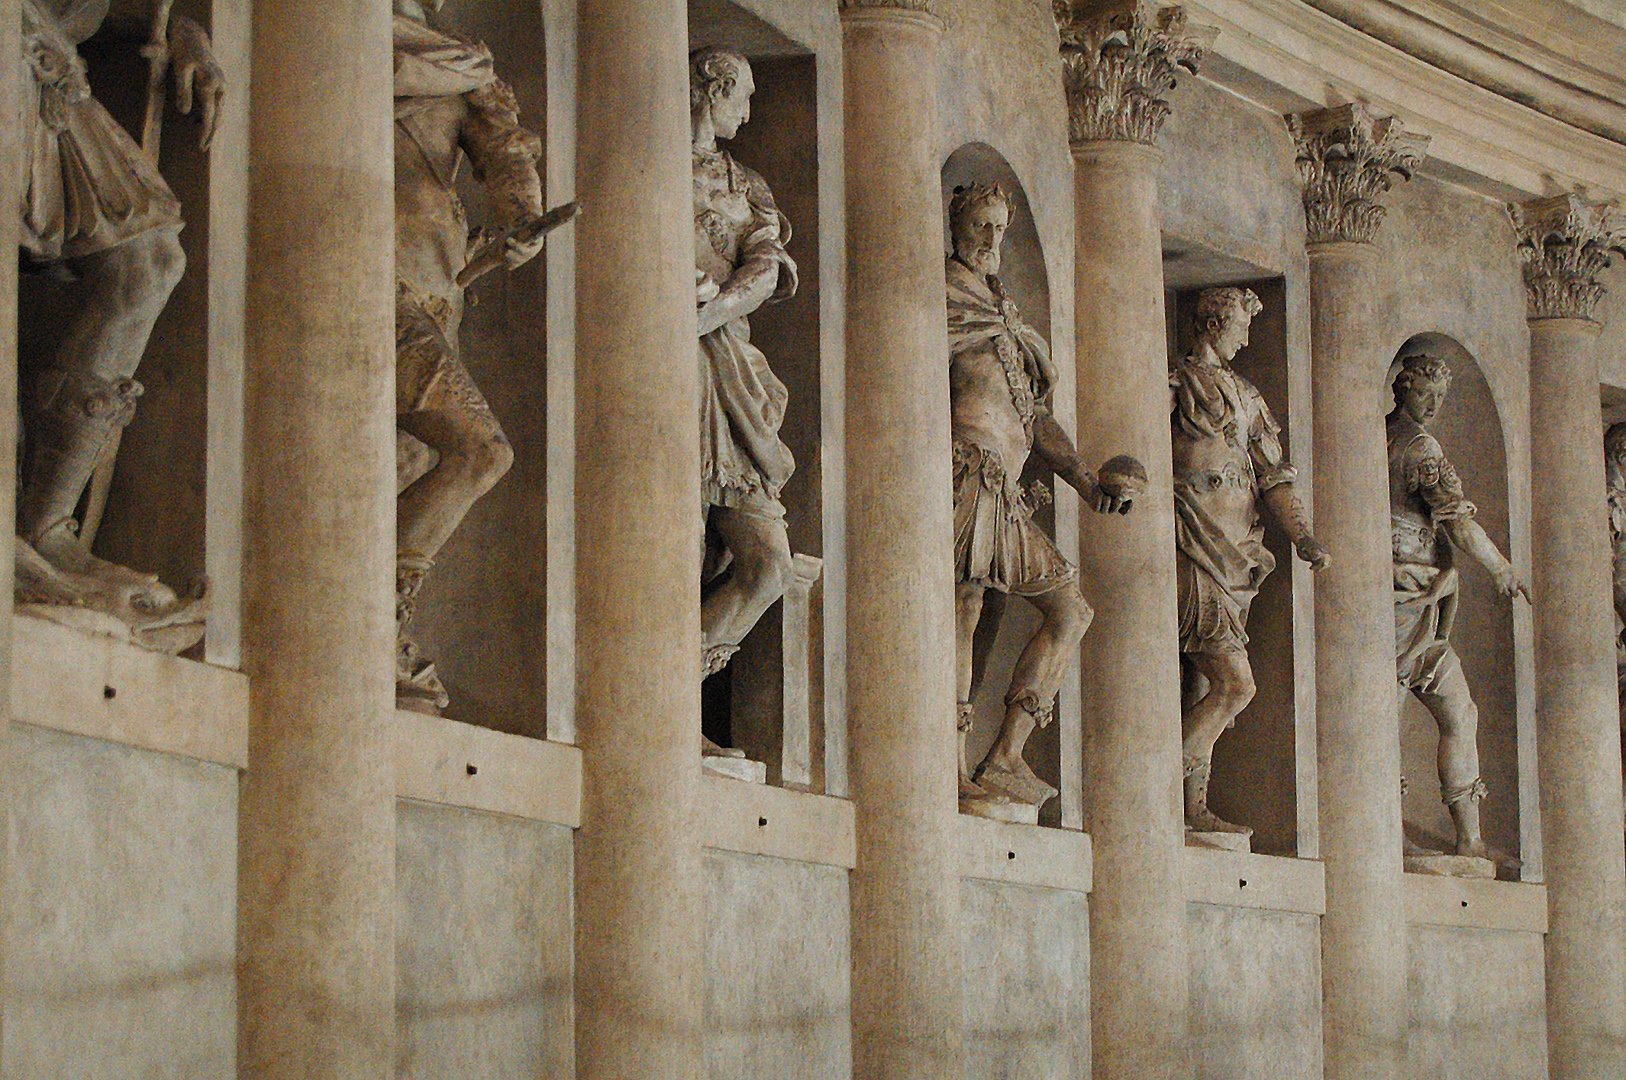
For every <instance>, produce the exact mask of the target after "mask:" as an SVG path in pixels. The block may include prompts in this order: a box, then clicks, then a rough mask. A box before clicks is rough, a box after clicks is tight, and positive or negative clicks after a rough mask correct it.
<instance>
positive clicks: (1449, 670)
mask: <svg viewBox="0 0 1626 1080" xmlns="http://www.w3.org/2000/svg"><path fill="white" fill-rule="evenodd" d="M1450 387H1451V367H1450V365H1449V364H1447V363H1446V361H1445V360H1444V359H1443V358H1441V357H1438V356H1432V355H1429V354H1427V353H1417V354H1414V355H1410V356H1407V357H1405V358H1404V359H1403V360H1402V361H1401V365H1400V371H1399V373H1398V374H1396V376H1395V380H1394V397H1395V408H1394V411H1393V412H1391V413H1390V414H1389V416H1388V420H1387V422H1386V425H1387V431H1388V438H1389V520H1390V523H1391V526H1392V533H1393V536H1392V540H1393V550H1394V592H1395V658H1396V660H1395V667H1396V674H1397V677H1398V679H1399V682H1400V692H1401V694H1402V695H1404V694H1405V693H1407V692H1410V693H1411V694H1412V695H1413V696H1414V697H1416V698H1417V700H1418V701H1419V702H1421V703H1422V705H1423V707H1424V708H1425V709H1427V710H1428V712H1429V715H1431V716H1433V717H1434V722H1435V723H1436V724H1438V725H1439V729H1440V746H1439V755H1438V761H1439V772H1440V797H1441V799H1442V800H1443V801H1444V802H1445V805H1446V809H1447V810H1449V811H1450V813H1451V820H1452V823H1453V824H1454V825H1455V827H1456V833H1457V836H1456V854H1458V855H1467V856H1473V857H1477V858H1488V857H1489V851H1488V849H1487V848H1486V846H1485V841H1484V839H1483V837H1482V836H1481V834H1480V828H1479V803H1480V801H1481V800H1483V799H1484V798H1485V794H1486V792H1485V783H1484V781H1483V779H1481V777H1480V775H1479V742H1478V734H1479V708H1478V706H1476V705H1475V704H1474V700H1473V695H1472V694H1470V693H1469V690H1468V679H1467V677H1466V676H1465V675H1464V674H1463V671H1462V661H1461V659H1460V658H1459V657H1458V656H1457V652H1456V650H1455V649H1454V648H1452V647H1451V627H1452V624H1453V623H1454V622H1455V620H1456V612H1457V600H1458V597H1457V587H1458V577H1457V570H1456V552H1457V550H1458V549H1460V550H1462V551H1465V552H1467V553H1468V554H1469V555H1471V556H1473V558H1474V560H1475V561H1476V562H1478V563H1479V564H1480V565H1481V566H1483V567H1484V568H1485V569H1486V570H1487V571H1489V572H1490V575H1491V577H1492V579H1494V580H1495V582H1496V588H1497V589H1498V591H1500V592H1501V593H1502V595H1503V596H1506V597H1509V598H1512V597H1515V596H1523V597H1524V599H1525V601H1526V602H1527V603H1528V602H1529V600H1530V592H1529V590H1528V589H1526V588H1525V585H1524V583H1523V582H1522V581H1520V580H1519V576H1518V574H1517V573H1515V572H1514V570H1513V566H1512V564H1511V563H1509V562H1508V561H1507V559H1506V558H1505V557H1504V556H1503V555H1502V553H1501V552H1500V551H1498V550H1497V549H1496V545H1495V544H1494V543H1492V542H1491V539H1490V537H1489V536H1486V535H1485V530H1484V529H1483V528H1482V527H1480V525H1479V522H1477V521H1475V520H1474V515H1475V514H1476V513H1477V509H1476V508H1475V506H1474V504H1473V503H1471V502H1469V501H1468V498H1467V495H1466V493H1465V492H1464V491H1463V488H1462V478H1461V477H1460V476H1459V475H1458V474H1457V470H1456V466H1454V465H1452V464H1451V460H1450V458H1448V457H1446V454H1445V450H1444V448H1443V447H1442V446H1441V445H1440V442H1439V440H1438V439H1436V438H1435V437H1434V435H1433V434H1432V433H1431V432H1430V431H1429V425H1430V424H1431V423H1433V421H1434V418H1435V417H1436V416H1437V415H1438V414H1439V411H1440V408H1441V406H1442V405H1444V403H1445V395H1446V392H1447V391H1448V390H1449V389H1450Z"/></svg>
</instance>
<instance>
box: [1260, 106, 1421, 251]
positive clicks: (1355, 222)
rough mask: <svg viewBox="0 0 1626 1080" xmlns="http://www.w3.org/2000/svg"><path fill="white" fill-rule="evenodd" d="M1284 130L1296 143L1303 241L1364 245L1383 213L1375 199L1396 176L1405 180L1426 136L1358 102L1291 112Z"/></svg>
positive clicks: (1417, 161) (1413, 169)
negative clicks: (1375, 112)
mask: <svg viewBox="0 0 1626 1080" xmlns="http://www.w3.org/2000/svg"><path fill="white" fill-rule="evenodd" d="M1287 127H1288V130H1289V131H1291V132H1292V134H1293V140H1294V142H1295V143H1297V145H1298V168H1299V178H1300V179H1301V180H1302V181H1303V183H1304V223H1305V231H1306V234H1307V239H1308V241H1309V242H1310V243H1312V244H1318V243H1330V242H1334V241H1350V242H1354V243H1360V244H1370V243H1371V242H1372V241H1373V240H1374V239H1375V238H1376V237H1377V232H1378V227H1379V226H1380V225H1382V224H1383V219H1384V217H1385V216H1386V215H1387V213H1388V211H1387V210H1386V209H1385V208H1384V206H1383V204H1382V203H1380V202H1378V197H1379V196H1380V195H1382V194H1383V193H1384V192H1386V191H1388V190H1389V189H1390V188H1391V187H1393V186H1394V178H1395V177H1396V176H1398V177H1400V178H1401V179H1403V180H1410V179H1411V177H1412V175H1413V174H1414V173H1415V172H1416V171H1417V169H1418V167H1419V166H1420V165H1422V163H1423V156H1424V154H1425V152H1426V151H1427V150H1428V142H1429V137H1428V136H1427V135H1422V134H1419V133H1417V132H1414V131H1407V130H1405V127H1404V125H1403V124H1401V122H1400V121H1399V120H1398V119H1396V118H1395V117H1393V116H1377V115H1375V114H1373V113H1372V111H1371V110H1370V109H1368V108H1367V107H1366V106H1365V105H1363V104H1361V103H1359V102H1354V103H1352V104H1349V105H1339V106H1337V107H1335V108H1330V109H1317V110H1314V111H1312V112H1303V113H1294V114H1292V115H1290V116H1288V117H1287Z"/></svg>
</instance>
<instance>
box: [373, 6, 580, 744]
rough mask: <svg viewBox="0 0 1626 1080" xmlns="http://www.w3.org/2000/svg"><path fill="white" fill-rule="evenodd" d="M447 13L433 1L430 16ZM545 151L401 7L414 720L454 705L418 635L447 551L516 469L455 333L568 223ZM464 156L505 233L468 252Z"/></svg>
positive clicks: (449, 42) (399, 387)
mask: <svg viewBox="0 0 1626 1080" xmlns="http://www.w3.org/2000/svg"><path fill="white" fill-rule="evenodd" d="M439 7H440V3H439V2H437V0H430V8H429V10H431V11H432V10H438V9H439ZM541 149H542V144H541V140H540V139H538V138H537V136H536V135H535V134H533V133H532V132H530V131H528V130H526V129H525V128H524V127H522V126H521V125H520V122H519V105H518V103H517V102H516V101H515V100H514V94H513V91H511V90H510V89H509V88H508V86H507V84H505V83H504V82H503V81H502V80H501V79H499V78H497V75H496V73H495V72H494V71H493V70H492V62H491V52H490V50H488V49H487V48H486V47H485V46H484V45H478V44H474V43H471V42H467V41H462V40H459V39H458V38H455V37H451V36H449V35H447V34H445V33H443V32H441V31H439V30H434V29H431V28H430V27H429V26H428V25H427V22H426V12H425V9H424V6H423V5H422V4H420V3H418V2H417V0H396V2H395V350H396V351H395V357H396V362H395V423H396V428H397V430H398V432H400V433H404V435H406V436H410V439H409V440H401V441H403V442H404V443H405V444H406V448H407V450H408V451H409V452H406V453H403V454H402V457H401V460H400V462H399V463H398V471H399V473H400V475H399V477H398V482H399V484H400V497H399V500H398V502H397V504H396V524H395V528H396V541H395V542H396V563H395V623H396V666H395V700H396V705H397V706H398V707H400V708H404V709H412V710H416V711H418V712H426V713H439V712H440V710H441V709H443V708H445V707H446V705H447V703H448V699H447V694H446V689H445V686H444V685H443V684H442V683H441V680H440V677H439V675H438V674H437V673H436V671H435V665H434V664H433V663H432V662H431V661H429V660H428V659H426V658H425V657H424V656H423V655H422V653H421V651H420V650H419V648H418V646H417V644H416V643H415V642H414V641H413V640H412V639H411V637H410V636H408V634H407V627H408V624H409V623H410V622H411V620H412V615H413V611H414V608H415V607H416V604H417V599H418V593H419V590H420V589H421V588H422V587H423V582H424V576H425V575H426V574H427V573H428V572H429V570H430V568H431V567H433V566H434V560H435V556H436V555H437V554H438V553H439V552H440V549H441V547H442V545H444V544H445V543H446V541H447V539H448V538H450V536H451V535H452V533H453V531H454V530H456V528H457V526H458V525H459V524H460V523H461V522H462V520H463V517H464V515H466V514H467V513H468V512H469V508H470V507H472V506H473V505H474V502H475V500H477V499H478V498H480V496H482V495H484V494H485V493H486V492H487V491H489V490H490V489H491V486H492V485H493V484H495V483H496V482H497V481H498V479H500V478H501V477H502V475H503V474H504V473H505V472H507V471H508V467H509V465H511V464H512V463H513V460H514V452H513V450H512V449H511V448H510V447H509V445H508V439H507V438H506V437H505V436H504V435H503V431H502V427H501V426H500V425H499V424H498V423H497V418H496V417H495V416H494V415H492V412H491V407H490V406H489V405H488V404H487V403H486V399H485V397H484V396H483V395H482V394H481V393H480V389H479V387H477V386H475V384H474V380H473V378H471V377H470V375H469V370H468V368H467V367H465V366H464V364H463V361H462V360H461V359H460V357H459V345H458V326H459V323H460V322H461V321H462V317H463V287H464V285H466V284H467V283H468V282H469V281H470V280H471V278H472V276H473V275H474V274H476V273H477V272H478V271H479V269H482V268H484V267H487V266H495V265H504V264H506V265H507V266H509V267H515V266H519V265H521V264H522V263H524V262H526V261H528V260H530V259H532V258H534V257H535V256H536V254H537V253H538V252H539V251H541V250H542V246H543V243H544V240H545V235H546V228H547V227H548V226H549V225H551V224H556V223H557V221H558V220H560V219H561V218H562V216H568V215H560V214H559V213H558V212H555V213H554V214H552V215H546V214H544V210H543V203H542V183H541V180H540V179H539V178H538V176H537V170H536V162H537V157H538V155H539V154H540V153H541ZM465 157H466V158H467V159H468V161H469V163H470V165H471V166H472V168H473V170H474V176H475V178H476V179H478V180H480V181H481V182H482V183H484V185H485V188H486V192H487V196H488V201H489V204H490V207H491V213H492V215H493V216H494V217H495V218H496V220H498V221H499V222H501V223H502V226H503V229H502V231H501V232H500V233H496V234H494V235H493V234H484V233H483V232H482V233H477V234H476V235H475V236H474V238H473V239H472V240H471V236H470V231H469V227H468V224H467V219H466V218H465V215H464V211H463V205H462V203H461V202H460V201H459V199H458V197H457V174H458V171H459V168H460V167H461V165H462V163H463V159H464V158H465ZM412 440H415V441H416V443H415V444H414V443H413V442H412ZM425 447H426V448H427V450H428V452H427V453H426V452H424V451H423V449H422V448H425Z"/></svg>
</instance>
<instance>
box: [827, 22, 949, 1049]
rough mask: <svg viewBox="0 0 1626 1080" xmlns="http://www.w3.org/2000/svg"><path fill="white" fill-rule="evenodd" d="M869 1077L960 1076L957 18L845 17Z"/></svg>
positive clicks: (851, 694) (850, 462) (851, 520)
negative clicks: (951, 197)
mask: <svg viewBox="0 0 1626 1080" xmlns="http://www.w3.org/2000/svg"><path fill="white" fill-rule="evenodd" d="M843 17H844V28H845V43H846V49H845V54H844V55H845V65H846V103H847V104H846V144H847V184H846V187H847V243H848V248H847V251H848V255H847V267H848V270H847V297H848V300H847V492H848V495H847V536H848V550H850V551H851V552H852V553H853V559H852V563H851V565H850V568H849V570H848V579H847V596H848V618H847V627H848V630H847V655H848V656H849V657H850V658H851V661H852V664H853V670H854V672H855V677H854V678H853V679H852V680H851V683H850V688H849V691H848V703H849V704H848V712H849V723H850V725H851V740H852V788H851V791H852V799H853V802H854V805H855V809H856V811H857V824H856V828H857V840H858V866H857V869H856V870H855V871H854V873H853V876H852V959H853V974H852V980H853V991H852V998H853V1004H852V1009H853V1035H854V1045H853V1075H855V1076H861V1077H864V1078H866V1080H919V1078H925V1077H933V1078H936V1077H950V1076H958V1075H960V1073H961V1072H962V1071H963V1069H964V1061H963V1059H962V1057H961V1039H962V1026H963V1022H964V1021H963V1015H962V1014H963V995H964V988H963V985H962V983H963V980H964V977H965V975H964V960H963V955H962V945H961V933H962V931H961V926H960V905H959V890H960V881H959V874H958V860H957V852H958V849H957V845H956V839H957V834H956V825H957V821H956V815H957V813H958V810H957V804H956V781H955V777H956V766H955V743H954V724H955V708H954V700H955V699H954V577H953V571H952V569H951V566H952V548H951V544H952V537H953V492H952V485H951V479H950V460H949V448H950V437H949V393H948V341H947V331H946V312H945V306H944V300H943V256H942V250H943V209H942V198H941V195H940V179H939V176H940V162H939V160H938V152H939V151H938V120H937V94H936V87H937V53H938V50H939V48H940V44H939V42H940V38H941V33H942V29H941V24H939V23H938V22H937V20H936V19H935V18H933V17H932V16H930V15H927V14H925V13H922V12H909V11H900V10H894V9H888V8H853V9H849V10H847V11H846V12H844V13H843Z"/></svg>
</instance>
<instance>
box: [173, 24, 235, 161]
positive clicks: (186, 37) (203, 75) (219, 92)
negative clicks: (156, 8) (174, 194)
mask: <svg viewBox="0 0 1626 1080" xmlns="http://www.w3.org/2000/svg"><path fill="white" fill-rule="evenodd" d="M169 59H170V63H171V64H172V65H174V68H175V107H176V108H177V109H180V110H181V112H183V113H186V114H187V115H188V116H190V115H191V114H192V98H193V94H194V91H195V92H196V96H197V100H198V106H199V116H198V121H199V123H200V125H201V129H200V130H199V132H198V147H199V148H200V149H203V150H207V149H209V144H210V142H212V141H213V140H214V137H215V124H216V123H217V122H218V121H219V118H220V102H221V100H222V99H223V98H224V97H225V96H226V73H225V72H223V71H221V70H220V65H219V64H218V63H216V62H215V51H214V47H213V46H211V45H210V44H209V34H208V32H207V31H205V30H204V29H203V27H201V26H199V25H198V24H197V23H196V22H195V21H194V20H192V19H189V18H187V17H186V16H185V15H172V16H171V17H170V20H169Z"/></svg>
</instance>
